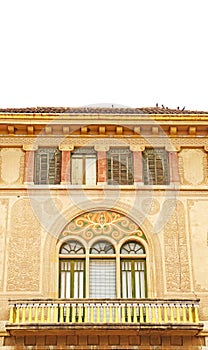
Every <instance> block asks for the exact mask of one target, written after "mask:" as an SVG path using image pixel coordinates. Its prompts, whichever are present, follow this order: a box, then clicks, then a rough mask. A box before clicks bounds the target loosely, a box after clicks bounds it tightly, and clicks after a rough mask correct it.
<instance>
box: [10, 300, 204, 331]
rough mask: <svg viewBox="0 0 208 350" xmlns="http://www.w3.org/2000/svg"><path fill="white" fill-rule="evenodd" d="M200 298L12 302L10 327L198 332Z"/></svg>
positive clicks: (199, 326)
mask: <svg viewBox="0 0 208 350" xmlns="http://www.w3.org/2000/svg"><path fill="white" fill-rule="evenodd" d="M198 307H199V300H158V299H157V300H156V299H128V300H127V299H110V300H105V299H100V300H98V299H69V300H66V299H53V300H52V299H47V300H46V299H44V300H40V299H38V300H13V301H10V303H9V308H10V319H9V322H8V323H7V329H8V330H10V331H11V330H12V329H13V330H15V329H16V330H18V329H19V330H21V329H36V328H37V326H38V328H39V329H40V328H42V329H44V328H47V327H49V328H57V326H58V328H59V329H64V328H66V327H67V328H68V329H70V328H75V329H79V328H83V325H85V326H88V328H91V327H93V328H95V327H96V328H105V327H107V328H108V329H115V328H123V327H124V326H125V328H126V327H127V328H132V327H133V328H139V329H140V330H141V329H148V328H150V327H151V329H154V328H155V329H158V328H161V329H163V330H164V329H178V330H180V329H181V330H184V329H187V330H190V331H192V333H193V331H194V333H196V331H197V330H198V331H199V330H200V329H201V328H202V326H201V324H200V323H199V316H198Z"/></svg>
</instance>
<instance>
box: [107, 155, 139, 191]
mask: <svg viewBox="0 0 208 350" xmlns="http://www.w3.org/2000/svg"><path fill="white" fill-rule="evenodd" d="M107 179H108V184H117V185H131V184H133V154H132V152H131V151H130V150H129V149H126V148H115V149H111V150H110V151H109V152H108V153H107Z"/></svg>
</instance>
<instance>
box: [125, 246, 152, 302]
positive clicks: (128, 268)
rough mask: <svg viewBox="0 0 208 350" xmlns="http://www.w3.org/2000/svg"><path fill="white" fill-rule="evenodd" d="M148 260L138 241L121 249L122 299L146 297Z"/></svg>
mask: <svg viewBox="0 0 208 350" xmlns="http://www.w3.org/2000/svg"><path fill="white" fill-rule="evenodd" d="M138 256H142V257H143V259H142V258H138ZM145 270H146V260H145V250H144V247H143V246H142V245H141V244H140V243H138V242H137V241H130V242H127V243H124V245H123V246H122V247H121V296H122V298H145V297H146V271H145Z"/></svg>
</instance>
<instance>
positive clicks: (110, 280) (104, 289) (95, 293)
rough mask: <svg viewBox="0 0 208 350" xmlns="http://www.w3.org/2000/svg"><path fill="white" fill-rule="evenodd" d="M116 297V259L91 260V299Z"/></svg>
mask: <svg viewBox="0 0 208 350" xmlns="http://www.w3.org/2000/svg"><path fill="white" fill-rule="evenodd" d="M115 297H116V261H115V259H90V298H115Z"/></svg>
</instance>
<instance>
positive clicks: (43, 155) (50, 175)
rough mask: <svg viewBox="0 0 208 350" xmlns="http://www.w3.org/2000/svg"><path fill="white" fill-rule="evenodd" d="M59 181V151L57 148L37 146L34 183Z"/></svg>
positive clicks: (56, 182) (57, 182) (55, 182)
mask: <svg viewBox="0 0 208 350" xmlns="http://www.w3.org/2000/svg"><path fill="white" fill-rule="evenodd" d="M60 181H61V152H60V151H59V150H58V149H57V148H39V149H38V150H37V151H36V152H35V171H34V183H35V184H40V185H41V184H53V185H55V184H59V183H60Z"/></svg>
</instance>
